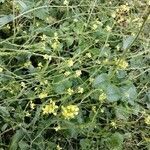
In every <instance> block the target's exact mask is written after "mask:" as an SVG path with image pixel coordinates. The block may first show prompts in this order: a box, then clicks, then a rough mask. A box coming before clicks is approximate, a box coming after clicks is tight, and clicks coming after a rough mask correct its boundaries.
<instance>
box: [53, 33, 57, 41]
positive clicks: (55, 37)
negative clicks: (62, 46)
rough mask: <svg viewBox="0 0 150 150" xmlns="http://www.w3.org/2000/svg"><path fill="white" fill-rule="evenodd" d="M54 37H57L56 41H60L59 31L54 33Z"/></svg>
mask: <svg viewBox="0 0 150 150" xmlns="http://www.w3.org/2000/svg"><path fill="white" fill-rule="evenodd" d="M54 39H55V40H56V41H58V33H57V32H55V33H54Z"/></svg>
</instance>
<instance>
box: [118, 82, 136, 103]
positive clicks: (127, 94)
mask: <svg viewBox="0 0 150 150" xmlns="http://www.w3.org/2000/svg"><path fill="white" fill-rule="evenodd" d="M121 94H122V100H125V101H127V102H128V103H130V104H132V105H133V104H134V101H135V99H136V98H137V91H136V87H135V86H134V85H133V84H128V85H125V86H122V87H121Z"/></svg>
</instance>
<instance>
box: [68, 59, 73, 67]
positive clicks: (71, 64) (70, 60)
mask: <svg viewBox="0 0 150 150" xmlns="http://www.w3.org/2000/svg"><path fill="white" fill-rule="evenodd" d="M73 64H74V62H73V60H72V59H69V60H68V61H67V65H68V67H72V66H73Z"/></svg>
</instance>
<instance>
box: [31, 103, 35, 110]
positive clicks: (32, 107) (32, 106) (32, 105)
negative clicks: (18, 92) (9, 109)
mask: <svg viewBox="0 0 150 150" xmlns="http://www.w3.org/2000/svg"><path fill="white" fill-rule="evenodd" d="M30 108H31V109H34V108H35V104H34V103H33V102H32V101H31V102H30Z"/></svg>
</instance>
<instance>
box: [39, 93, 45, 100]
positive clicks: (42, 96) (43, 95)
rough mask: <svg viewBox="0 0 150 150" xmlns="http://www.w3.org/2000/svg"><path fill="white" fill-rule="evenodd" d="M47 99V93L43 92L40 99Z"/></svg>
mask: <svg viewBox="0 0 150 150" xmlns="http://www.w3.org/2000/svg"><path fill="white" fill-rule="evenodd" d="M45 97H47V93H45V92H42V93H40V94H39V98H40V99H43V98H45Z"/></svg>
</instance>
